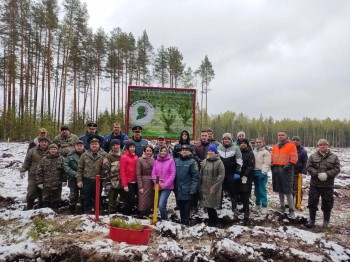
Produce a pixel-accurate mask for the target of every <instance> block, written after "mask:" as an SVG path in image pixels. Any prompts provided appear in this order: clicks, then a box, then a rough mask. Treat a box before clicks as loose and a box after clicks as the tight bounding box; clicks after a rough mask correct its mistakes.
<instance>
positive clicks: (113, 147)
mask: <svg viewBox="0 0 350 262" xmlns="http://www.w3.org/2000/svg"><path fill="white" fill-rule="evenodd" d="M112 149H113V150H114V151H116V152H119V150H120V145H119V144H114V145H113V146H112Z"/></svg>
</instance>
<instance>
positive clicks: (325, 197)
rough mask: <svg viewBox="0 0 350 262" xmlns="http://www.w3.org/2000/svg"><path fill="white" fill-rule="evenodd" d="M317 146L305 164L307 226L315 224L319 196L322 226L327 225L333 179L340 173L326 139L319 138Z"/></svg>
mask: <svg viewBox="0 0 350 262" xmlns="http://www.w3.org/2000/svg"><path fill="white" fill-rule="evenodd" d="M317 146H318V149H317V151H316V152H315V153H313V154H312V155H310V157H309V159H308V161H307V164H306V169H307V172H308V174H309V175H310V176H311V180H310V190H309V200H308V201H309V202H308V208H309V212H310V220H309V221H308V223H307V225H306V226H307V227H308V228H312V227H314V226H315V220H316V212H317V210H318V208H317V206H318V202H319V198H320V197H321V199H322V205H321V210H322V211H323V226H324V227H329V221H330V218H331V211H332V208H333V203H334V197H333V193H334V179H335V177H336V176H337V175H338V174H339V173H340V161H339V158H338V157H337V156H336V155H335V154H334V153H332V152H331V151H330V150H329V149H328V146H329V143H328V141H327V140H326V139H320V140H319V141H318V143H317Z"/></svg>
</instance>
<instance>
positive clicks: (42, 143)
mask: <svg viewBox="0 0 350 262" xmlns="http://www.w3.org/2000/svg"><path fill="white" fill-rule="evenodd" d="M48 145H49V142H47V141H41V142H39V147H40V148H42V149H44V148H47V146H48Z"/></svg>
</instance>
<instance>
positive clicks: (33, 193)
mask: <svg viewBox="0 0 350 262" xmlns="http://www.w3.org/2000/svg"><path fill="white" fill-rule="evenodd" d="M41 191H42V190H41V189H40V188H39V187H38V186H37V184H36V179H35V178H29V179H28V187H27V202H33V203H34V201H35V199H37V198H39V199H40V200H41V198H42V192H41Z"/></svg>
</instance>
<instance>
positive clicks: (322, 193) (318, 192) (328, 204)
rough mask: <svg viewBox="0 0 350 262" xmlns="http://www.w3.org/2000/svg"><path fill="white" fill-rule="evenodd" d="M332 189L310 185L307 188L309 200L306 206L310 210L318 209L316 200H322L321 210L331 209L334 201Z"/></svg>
mask: <svg viewBox="0 0 350 262" xmlns="http://www.w3.org/2000/svg"><path fill="white" fill-rule="evenodd" d="M333 192H334V189H333V188H332V187H317V186H312V185H311V186H310V190H309V202H308V208H309V209H310V211H317V210H318V207H317V206H318V202H319V200H320V197H321V200H322V204H321V210H322V211H323V212H327V211H331V210H332V208H333V203H334V196H333Z"/></svg>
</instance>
